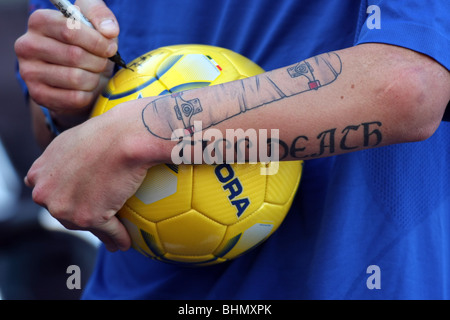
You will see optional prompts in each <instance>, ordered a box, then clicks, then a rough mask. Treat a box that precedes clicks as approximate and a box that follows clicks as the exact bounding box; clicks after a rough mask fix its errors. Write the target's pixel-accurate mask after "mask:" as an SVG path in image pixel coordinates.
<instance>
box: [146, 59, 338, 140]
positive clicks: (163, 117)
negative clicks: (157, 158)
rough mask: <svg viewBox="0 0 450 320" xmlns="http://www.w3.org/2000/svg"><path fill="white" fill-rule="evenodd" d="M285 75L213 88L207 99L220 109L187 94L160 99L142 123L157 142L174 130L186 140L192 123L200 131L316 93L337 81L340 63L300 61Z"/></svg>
mask: <svg viewBox="0 0 450 320" xmlns="http://www.w3.org/2000/svg"><path fill="white" fill-rule="evenodd" d="M286 71H287V72H286V74H284V75H281V76H277V77H275V76H272V74H271V73H264V74H261V75H257V76H254V77H251V78H246V79H242V80H238V81H239V84H240V85H239V86H236V87H235V89H234V90H224V89H223V88H221V86H222V85H217V86H216V87H217V88H216V90H212V91H211V95H212V96H213V98H214V99H216V100H214V101H217V102H218V103H219V102H220V101H227V104H226V106H225V107H222V108H217V105H216V104H215V103H212V104H211V103H209V104H202V101H200V99H198V98H187V97H186V95H187V94H186V93H187V92H189V91H186V92H179V93H174V94H171V95H167V96H164V97H161V98H159V99H156V100H154V101H152V102H151V103H149V104H148V105H147V106H145V108H144V109H143V111H142V121H143V122H144V125H145V127H146V128H147V130H148V131H149V132H150V133H152V134H153V135H155V136H157V137H159V138H161V139H165V140H170V139H171V137H172V133H173V132H174V131H175V130H177V129H183V132H184V134H185V135H186V136H188V135H192V134H193V133H194V132H195V128H194V121H202V130H204V129H207V128H209V127H211V126H213V125H216V124H218V123H220V122H223V121H225V120H228V119H231V118H233V117H235V116H237V115H239V114H241V113H244V112H247V111H250V110H252V109H256V108H259V107H261V106H264V105H268V104H270V103H273V102H275V101H279V100H282V99H285V98H288V97H291V96H294V95H298V94H301V93H303V92H306V91H311V90H319V89H320V88H321V87H323V86H326V85H328V84H330V83H332V82H333V81H335V80H336V79H337V78H338V76H339V75H340V73H341V71H342V62H341V59H340V57H339V56H338V55H337V54H336V53H325V54H321V55H318V56H316V57H313V58H310V59H307V60H304V61H301V62H299V63H298V64H296V65H294V66H291V67H288V68H287V69H286ZM283 77H284V79H282V78H283ZM286 77H288V78H286ZM286 80H287V81H286ZM281 82H282V83H283V84H282V85H281ZM189 96H190V97H192V94H191V93H190V94H189Z"/></svg>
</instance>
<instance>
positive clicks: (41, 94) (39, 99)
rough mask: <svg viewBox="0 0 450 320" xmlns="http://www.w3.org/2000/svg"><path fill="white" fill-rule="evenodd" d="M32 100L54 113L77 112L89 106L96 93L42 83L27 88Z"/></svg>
mask: <svg viewBox="0 0 450 320" xmlns="http://www.w3.org/2000/svg"><path fill="white" fill-rule="evenodd" d="M29 92H30V96H31V97H32V98H33V100H34V101H35V102H36V103H37V104H39V105H42V106H46V107H47V108H48V109H50V110H53V111H54V112H56V113H60V112H63V113H70V112H77V111H79V110H80V109H82V108H85V107H86V106H88V105H90V104H91V103H92V101H93V100H95V98H96V94H97V93H96V92H93V91H79V90H69V89H61V88H54V87H51V86H48V85H46V84H43V83H35V84H33V85H30V86H29Z"/></svg>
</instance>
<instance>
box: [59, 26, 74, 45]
mask: <svg viewBox="0 0 450 320" xmlns="http://www.w3.org/2000/svg"><path fill="white" fill-rule="evenodd" d="M60 32H61V39H62V40H63V41H64V42H65V43H74V40H75V37H76V36H77V33H76V32H75V31H74V30H72V29H70V28H62V29H61V31H60Z"/></svg>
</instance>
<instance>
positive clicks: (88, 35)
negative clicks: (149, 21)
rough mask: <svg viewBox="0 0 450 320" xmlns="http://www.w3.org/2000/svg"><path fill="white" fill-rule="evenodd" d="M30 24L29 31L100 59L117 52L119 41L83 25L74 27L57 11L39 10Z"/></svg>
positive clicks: (32, 16) (31, 18)
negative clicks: (82, 50)
mask: <svg viewBox="0 0 450 320" xmlns="http://www.w3.org/2000/svg"><path fill="white" fill-rule="evenodd" d="M28 24H29V30H32V31H33V30H34V31H36V32H38V33H40V34H42V35H43V36H45V37H50V38H52V39H55V40H57V41H58V42H62V43H65V44H69V45H73V46H77V47H80V48H83V49H85V50H86V51H88V52H90V53H92V54H93V55H95V56H98V57H104V58H108V57H110V56H112V55H114V54H115V53H116V51H117V41H114V40H111V39H108V38H106V37H104V36H103V35H102V34H101V33H100V32H98V31H96V30H95V29H92V28H90V27H88V26H86V25H84V24H83V23H78V24H77V25H76V26H73V25H72V24H71V22H70V20H68V19H67V18H65V17H64V16H63V15H62V14H61V13H60V12H58V11H56V10H38V11H36V12H35V13H33V14H32V15H31V16H30V19H29V23H28Z"/></svg>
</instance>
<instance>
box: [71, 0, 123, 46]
mask: <svg viewBox="0 0 450 320" xmlns="http://www.w3.org/2000/svg"><path fill="white" fill-rule="evenodd" d="M75 5H76V6H78V7H79V8H80V10H81V12H82V13H83V14H84V15H85V16H86V17H87V18H88V19H89V20H90V21H91V23H92V24H93V25H94V27H95V29H96V30H97V31H98V32H100V33H101V34H102V35H103V36H104V37H106V38H109V39H113V38H117V36H118V35H119V32H120V29H119V23H118V22H117V19H116V17H115V15H114V13H112V11H111V10H110V9H109V8H108V7H107V6H106V4H105V2H103V1H102V0H77V1H76V2H75Z"/></svg>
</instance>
